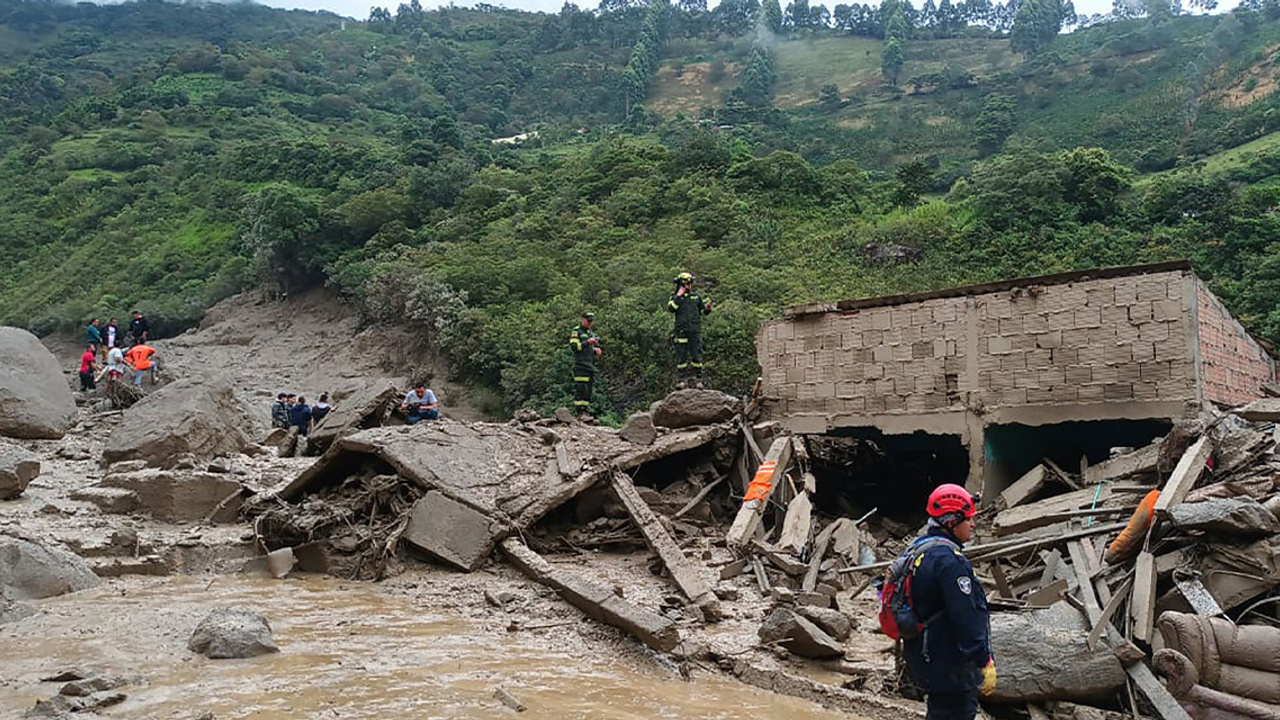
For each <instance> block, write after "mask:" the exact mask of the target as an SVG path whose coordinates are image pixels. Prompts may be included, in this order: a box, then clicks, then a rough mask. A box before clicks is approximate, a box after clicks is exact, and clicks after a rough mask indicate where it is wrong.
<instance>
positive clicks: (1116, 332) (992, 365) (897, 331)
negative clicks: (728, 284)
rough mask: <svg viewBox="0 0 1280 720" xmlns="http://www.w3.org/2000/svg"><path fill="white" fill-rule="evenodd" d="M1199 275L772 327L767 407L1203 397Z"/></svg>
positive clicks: (836, 408) (766, 347)
mask: <svg viewBox="0 0 1280 720" xmlns="http://www.w3.org/2000/svg"><path fill="white" fill-rule="evenodd" d="M1191 283H1192V280H1191V276H1190V274H1189V273H1188V272H1185V271H1169V272H1160V273H1152V274H1146V275H1133V276H1125V277H1119V278H1108V279H1098V280H1082V281H1077V282H1071V283H1064V284H1059V285H1044V286H1037V285H1028V286H1025V287H1018V288H1015V289H1013V290H1004V291H1000V292H992V293H985V294H980V295H974V296H970V297H955V298H941V299H929V300H924V301H920V302H914V303H907V304H900V305H891V306H885V307H871V308H865V309H860V310H854V311H847V312H838V311H833V312H827V313H819V314H811V315H803V316H798V317H793V318H782V319H778V320H773V321H770V322H768V323H766V324H765V326H764V329H763V330H762V331H761V334H760V336H759V337H758V339H757V350H758V354H759V360H760V366H761V368H762V369H763V371H764V395H765V397H766V405H765V407H766V411H767V412H768V413H769V414H770V415H771V416H774V417H786V416H796V415H821V416H825V417H827V418H828V424H829V425H830V426H841V425H857V424H874V423H872V422H868V421H867V419H868V418H872V417H877V416H879V417H883V416H886V415H895V414H915V413H937V412H944V413H945V412H948V411H957V412H959V411H980V412H983V413H989V412H990V411H991V410H992V409H993V408H1000V407H1015V406H1028V405H1062V404H1093V403H1103V404H1105V403H1134V402H1146V401H1174V403H1175V404H1176V403H1177V402H1186V401H1192V400H1195V399H1197V397H1198V394H1197V392H1198V391H1197V387H1196V365H1195V359H1194V347H1193V345H1194V343H1193V340H1192V338H1193V336H1194V319H1193V307H1192V297H1193V295H1194V293H1193V291H1192V284H1191Z"/></svg>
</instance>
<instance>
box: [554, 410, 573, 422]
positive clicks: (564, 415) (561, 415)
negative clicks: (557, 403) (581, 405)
mask: <svg viewBox="0 0 1280 720" xmlns="http://www.w3.org/2000/svg"><path fill="white" fill-rule="evenodd" d="M555 418H556V422H560V423H564V424H565V425H571V424H573V423H574V422H577V420H576V419H575V418H574V417H573V413H571V412H569V408H567V407H558V408H556V414H555Z"/></svg>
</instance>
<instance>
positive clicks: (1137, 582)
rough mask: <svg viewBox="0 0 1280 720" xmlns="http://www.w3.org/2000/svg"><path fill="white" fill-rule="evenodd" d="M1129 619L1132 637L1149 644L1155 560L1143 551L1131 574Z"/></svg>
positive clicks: (1154, 606)
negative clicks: (1131, 593) (1131, 595)
mask: <svg viewBox="0 0 1280 720" xmlns="http://www.w3.org/2000/svg"><path fill="white" fill-rule="evenodd" d="M1129 619H1130V620H1132V621H1133V637H1134V639H1136V640H1141V641H1142V642H1145V643H1150V642H1151V633H1152V629H1153V628H1154V627H1155V622H1156V558H1155V556H1154V555H1152V554H1151V553H1150V552H1149V551H1147V550H1143V551H1142V554H1140V555H1138V562H1137V564H1136V565H1135V566H1134V572H1133V598H1132V599H1131V600H1130V601H1129Z"/></svg>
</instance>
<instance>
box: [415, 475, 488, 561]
mask: <svg viewBox="0 0 1280 720" xmlns="http://www.w3.org/2000/svg"><path fill="white" fill-rule="evenodd" d="M499 535H500V528H496V527H494V526H493V523H492V521H491V520H490V519H489V517H488V516H486V515H485V514H484V513H482V512H480V511H479V510H476V509H475V508H473V507H471V506H469V505H465V504H463V503H460V502H458V501H457V500H454V499H452V498H450V497H447V496H445V495H444V494H443V493H441V492H439V491H435V490H432V491H430V492H428V493H427V494H426V495H423V496H422V499H421V500H419V501H418V503H417V504H416V505H414V506H413V511H412V513H411V514H410V515H409V525H408V526H407V527H406V528H405V531H404V535H403V536H402V537H403V538H404V539H405V540H406V541H407V542H408V543H409V544H410V545H412V546H414V547H416V548H418V549H419V550H422V551H424V552H426V553H428V554H429V555H431V556H432V557H435V558H438V559H440V560H443V561H445V562H447V563H449V564H450V565H453V566H455V567H458V568H460V569H462V570H466V571H468V572H470V571H472V570H476V569H478V568H479V567H480V566H481V565H483V564H484V561H485V558H487V557H488V556H489V553H490V552H492V551H493V546H494V544H495V543H496V542H497V540H498V536H499Z"/></svg>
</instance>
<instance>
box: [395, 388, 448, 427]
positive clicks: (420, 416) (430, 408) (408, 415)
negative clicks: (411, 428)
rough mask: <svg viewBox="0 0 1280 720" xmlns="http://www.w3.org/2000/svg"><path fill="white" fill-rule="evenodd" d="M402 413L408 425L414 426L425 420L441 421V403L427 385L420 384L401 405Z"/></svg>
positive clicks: (405, 397) (406, 396)
mask: <svg viewBox="0 0 1280 720" xmlns="http://www.w3.org/2000/svg"><path fill="white" fill-rule="evenodd" d="M400 411H401V412H403V413H404V422H405V424H406V425H413V424H415V423H419V422H422V421H423V420H439V419H440V401H439V400H438V399H437V398H436V394H435V393H433V392H431V391H430V390H428V389H427V384H426V383H421V382H420V383H418V384H417V385H414V386H413V389H412V390H410V391H409V392H408V394H406V395H405V396H404V402H402V403H400Z"/></svg>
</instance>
